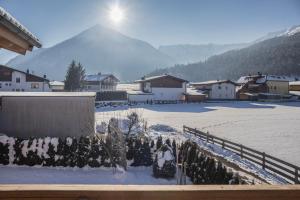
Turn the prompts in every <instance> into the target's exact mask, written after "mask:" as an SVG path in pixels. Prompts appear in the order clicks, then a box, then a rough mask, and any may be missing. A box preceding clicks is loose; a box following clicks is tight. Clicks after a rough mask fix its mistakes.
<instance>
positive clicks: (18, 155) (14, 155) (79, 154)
mask: <svg viewBox="0 0 300 200" xmlns="http://www.w3.org/2000/svg"><path fill="white" fill-rule="evenodd" d="M125 143H126V147H125V149H124V151H125V157H126V158H127V162H128V163H131V165H132V166H150V165H152V162H153V161H152V155H153V152H154V151H155V149H153V148H155V145H154V141H151V140H149V139H147V140H146V139H145V138H137V137H128V138H127V139H126V141H125ZM111 144H112V141H111V140H109V139H105V140H103V139H99V138H97V137H80V139H76V138H70V137H67V138H64V139H62V138H50V137H45V138H30V139H21V138H13V137H8V136H0V164H3V165H8V164H16V165H28V166H34V165H40V166H63V167H80V168H81V167H84V166H90V167H100V166H104V167H116V165H117V164H119V163H118V162H117V161H118V160H119V159H120V158H119V157H118V156H119V154H115V152H114V151H113V147H112V145H111ZM151 147H152V148H151Z"/></svg>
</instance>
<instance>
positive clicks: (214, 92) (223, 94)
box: [190, 80, 237, 100]
mask: <svg viewBox="0 0 300 200" xmlns="http://www.w3.org/2000/svg"><path fill="white" fill-rule="evenodd" d="M190 86H191V87H193V88H195V89H197V90H198V91H202V92H203V93H204V94H207V98H208V99H224V100H226V99H235V98H236V93H235V90H236V86H237V84H236V83H234V82H232V81H230V80H212V81H206V82H196V83H190Z"/></svg>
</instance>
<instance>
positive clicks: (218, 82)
mask: <svg viewBox="0 0 300 200" xmlns="http://www.w3.org/2000/svg"><path fill="white" fill-rule="evenodd" d="M221 83H232V84H234V85H236V83H234V82H233V81H231V80H210V81H204V82H192V83H190V85H213V84H221Z"/></svg>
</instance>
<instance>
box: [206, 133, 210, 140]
mask: <svg viewBox="0 0 300 200" xmlns="http://www.w3.org/2000/svg"><path fill="white" fill-rule="evenodd" d="M208 140H209V138H208V131H207V132H206V142H208Z"/></svg>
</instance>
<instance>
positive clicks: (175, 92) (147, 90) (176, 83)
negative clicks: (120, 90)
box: [128, 74, 188, 101]
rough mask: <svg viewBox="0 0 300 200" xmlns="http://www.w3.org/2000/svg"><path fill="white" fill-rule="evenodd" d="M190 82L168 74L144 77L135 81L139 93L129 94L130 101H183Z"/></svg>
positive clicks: (132, 92)
mask: <svg viewBox="0 0 300 200" xmlns="http://www.w3.org/2000/svg"><path fill="white" fill-rule="evenodd" d="M187 82H188V81H186V80H184V79H181V78H178V77H175V76H171V75H168V74H164V75H160V76H152V77H143V78H141V79H140V80H137V81H135V83H138V84H139V90H138V91H131V92H129V93H128V99H129V101H181V100H184V94H185V93H186V84H187Z"/></svg>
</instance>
